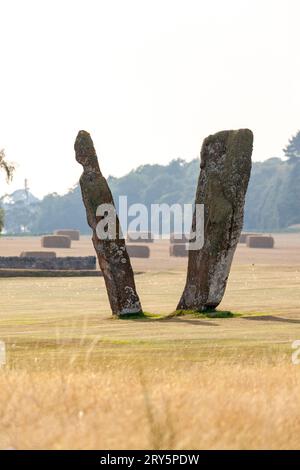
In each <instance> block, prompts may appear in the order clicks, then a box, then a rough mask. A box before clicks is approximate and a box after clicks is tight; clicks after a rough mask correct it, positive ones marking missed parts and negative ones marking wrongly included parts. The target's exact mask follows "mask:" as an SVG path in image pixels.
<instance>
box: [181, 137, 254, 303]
mask: <svg viewBox="0 0 300 470" xmlns="http://www.w3.org/2000/svg"><path fill="white" fill-rule="evenodd" d="M252 146H253V134H252V132H251V131H250V130H248V129H240V130H237V131H223V132H218V133H217V134H214V135H210V136H209V137H207V138H206V139H205V140H204V142H203V145H202V149H201V164H200V168H201V170H200V176H199V180H198V187H197V192H196V200H195V203H196V204H204V244H203V247H202V248H201V249H198V250H190V251H189V261H188V271H187V280H186V285H185V288H184V291H183V294H182V297H181V299H180V302H179V304H178V306H177V309H178V310H195V311H205V310H209V309H214V308H216V307H217V306H218V305H219V303H220V302H221V300H222V298H223V295H224V292H225V288H226V284H227V279H228V276H229V271H230V267H231V263H232V259H233V255H234V252H235V249H236V246H237V243H238V241H239V237H240V234H241V230H242V226H243V216H244V204H245V195H246V191H247V187H248V181H249V177H250V171H251V154H252ZM192 231H193V232H195V213H194V216H193V222H192Z"/></svg>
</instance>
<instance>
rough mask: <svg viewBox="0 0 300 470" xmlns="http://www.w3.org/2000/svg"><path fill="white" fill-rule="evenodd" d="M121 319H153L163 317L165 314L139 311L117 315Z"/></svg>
mask: <svg viewBox="0 0 300 470" xmlns="http://www.w3.org/2000/svg"><path fill="white" fill-rule="evenodd" d="M116 318H118V319H120V320H153V319H160V318H163V315H159V314H157V313H150V312H139V313H129V314H127V315H121V316H119V317H116Z"/></svg>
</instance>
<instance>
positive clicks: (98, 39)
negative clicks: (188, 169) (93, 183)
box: [0, 0, 300, 196]
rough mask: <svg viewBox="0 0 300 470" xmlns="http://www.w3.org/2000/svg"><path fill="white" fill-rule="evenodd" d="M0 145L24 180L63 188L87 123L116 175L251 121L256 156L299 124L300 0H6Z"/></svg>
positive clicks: (275, 151) (106, 167)
mask: <svg viewBox="0 0 300 470" xmlns="http://www.w3.org/2000/svg"><path fill="white" fill-rule="evenodd" d="M0 18H1V27H0V49H1V54H0V59H1V63H0V67H1V74H0V110H1V112H0V147H1V148H5V150H6V154H7V158H8V159H10V160H12V161H14V162H15V163H16V165H17V171H16V175H15V179H14V182H13V183H12V184H11V185H10V186H9V187H7V185H6V184H5V182H4V178H3V177H1V178H0V194H3V193H5V192H11V191H12V190H14V189H17V188H20V187H23V181H24V178H25V177H27V178H28V180H29V186H30V188H31V191H32V192H33V193H34V194H35V195H37V196H42V195H44V194H46V193H48V192H54V191H56V192H59V193H64V192H66V191H67V189H68V188H70V187H71V186H73V184H75V183H76V182H77V181H78V178H79V176H80V174H81V167H80V166H79V165H78V164H77V163H76V162H75V159H74V152H73V144H74V139H75V137H76V134H77V132H78V130H80V129H85V130H87V131H89V132H90V133H91V135H92V137H93V139H94V142H95V145H96V149H97V153H98V156H99V160H100V166H101V169H102V172H103V173H104V175H105V176H108V175H109V174H112V175H115V176H121V175H123V174H125V173H127V172H128V171H130V170H131V169H133V168H136V167H137V166H139V165H142V164H146V163H161V164H166V163H168V162H169V161H170V160H171V159H172V158H177V157H181V158H185V159H187V160H190V159H192V158H194V157H196V156H198V155H199V150H200V146H201V142H202V140H203V138H204V137H205V136H206V135H208V134H211V133H214V132H216V131H218V130H222V129H229V128H241V127H249V128H251V129H252V130H253V131H254V134H255V147H254V155H253V159H254V160H264V159H266V158H269V157H272V156H282V148H283V147H284V145H285V144H286V142H287V140H288V138H289V137H290V135H291V134H294V133H295V132H296V131H297V130H298V129H299V128H300V92H299V87H300V54H299V44H300V28H299V18H300V2H299V0H195V1H192V0H181V1H176V0H151V1H150V0H149V1H145V0H136V1H134V0H119V1H114V0H106V1H102V0H82V1H76V0H58V1H56V0H51V1H49V0H43V1H41V0H37V1H36V0H26V1H24V0H19V1H17V0H6V1H5V0H0Z"/></svg>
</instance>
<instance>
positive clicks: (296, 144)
mask: <svg viewBox="0 0 300 470" xmlns="http://www.w3.org/2000/svg"><path fill="white" fill-rule="evenodd" d="M283 151H284V154H285V156H286V157H287V158H291V159H294V158H298V157H300V131H298V132H297V134H296V135H294V136H293V137H291V139H290V140H289V143H288V145H287V146H286V147H285V148H284V149H283Z"/></svg>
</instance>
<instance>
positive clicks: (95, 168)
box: [75, 131, 142, 315]
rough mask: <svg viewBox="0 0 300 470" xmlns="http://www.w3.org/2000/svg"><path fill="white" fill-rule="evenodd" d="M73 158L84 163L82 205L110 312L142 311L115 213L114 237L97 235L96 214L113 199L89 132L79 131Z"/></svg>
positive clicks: (98, 218)
mask: <svg viewBox="0 0 300 470" xmlns="http://www.w3.org/2000/svg"><path fill="white" fill-rule="evenodd" d="M75 154H76V160H77V161H78V163H80V164H81V165H82V166H83V173H82V175H81V178H80V187H81V193H82V199H83V202H84V205H85V209H86V214H87V221H88V224H89V226H90V227H91V228H92V230H93V236H92V241H93V244H94V248H95V251H96V254H97V257H98V260H99V265H100V268H101V270H102V272H103V276H104V280H105V284H106V289H107V293H108V298H109V302H110V306H111V309H112V312H113V314H115V315H130V314H134V313H139V312H141V311H142V307H141V304H140V300H139V297H138V295H137V292H136V288H135V282H134V274H133V270H132V267H131V263H130V259H129V256H128V253H127V250H126V246H125V240H124V239H123V237H122V236H120V234H119V219H118V216H117V215H116V218H115V221H116V237H115V238H114V239H105V240H103V239H99V238H98V235H97V230H96V229H97V224H98V222H99V221H100V220H101V219H103V217H101V216H97V215H96V211H97V208H98V207H99V206H100V205H102V204H108V205H111V206H112V207H113V209H114V210H115V206H114V201H113V197H112V194H111V191H110V189H109V186H108V184H107V181H106V179H105V178H104V176H103V175H102V173H101V171H100V168H99V163H98V158H97V155H96V151H95V148H94V144H93V141H92V139H91V136H90V134H88V132H85V131H80V132H79V133H78V135H77V138H76V141H75Z"/></svg>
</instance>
